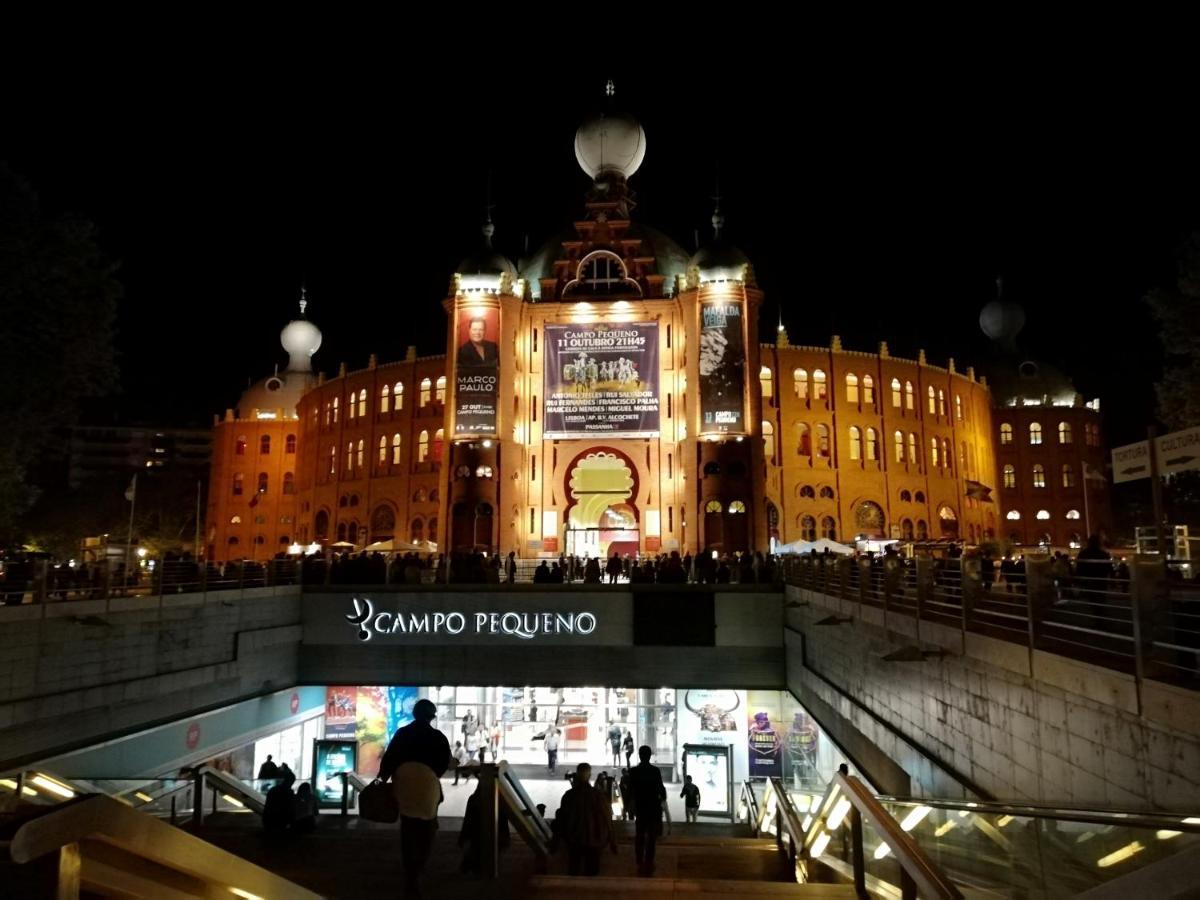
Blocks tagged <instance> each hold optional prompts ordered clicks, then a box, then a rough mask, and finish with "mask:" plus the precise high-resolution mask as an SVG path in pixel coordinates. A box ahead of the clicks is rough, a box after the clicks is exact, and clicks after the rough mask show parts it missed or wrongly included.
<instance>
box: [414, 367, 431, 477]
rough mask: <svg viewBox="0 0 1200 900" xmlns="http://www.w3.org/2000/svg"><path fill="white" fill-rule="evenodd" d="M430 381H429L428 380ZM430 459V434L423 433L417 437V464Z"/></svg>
mask: <svg viewBox="0 0 1200 900" xmlns="http://www.w3.org/2000/svg"><path fill="white" fill-rule="evenodd" d="M426 380H428V379H426ZM428 458H429V432H428V431H422V432H421V434H420V435H419V436H418V437H417V462H419V463H423V462H425V460H426V459H428Z"/></svg>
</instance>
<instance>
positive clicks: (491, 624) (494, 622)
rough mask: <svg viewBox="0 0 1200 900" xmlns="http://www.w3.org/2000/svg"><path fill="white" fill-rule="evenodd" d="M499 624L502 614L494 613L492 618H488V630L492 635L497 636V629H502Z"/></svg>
mask: <svg viewBox="0 0 1200 900" xmlns="http://www.w3.org/2000/svg"><path fill="white" fill-rule="evenodd" d="M499 622H500V613H492V614H491V615H490V616H488V630H489V631H491V633H492V634H495V633H496V629H497V628H499V627H500V626H499Z"/></svg>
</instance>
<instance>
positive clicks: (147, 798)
mask: <svg viewBox="0 0 1200 900" xmlns="http://www.w3.org/2000/svg"><path fill="white" fill-rule="evenodd" d="M133 796H135V797H137V798H138V799H139V800H141V801H142V802H143V803H150V802H151V801H153V800H154V798H153V797H151V796H150V795H149V794H143V793H142V792H141V791H134V794H133Z"/></svg>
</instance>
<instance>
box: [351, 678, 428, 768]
mask: <svg viewBox="0 0 1200 900" xmlns="http://www.w3.org/2000/svg"><path fill="white" fill-rule="evenodd" d="M417 699H418V694H417V688H415V687H395V686H392V687H359V689H358V695H357V698H356V707H357V709H356V713H357V724H358V727H357V730H356V732H355V735H356V737H357V738H358V764H359V772H362V773H364V774H372V775H373V774H374V773H375V772H378V771H379V761H380V760H381V759H382V758H383V751H384V750H386V749H387V745H388V741H390V740H391V739H392V735H394V734H395V733H396V732H397V731H398V730H399V729H400V728H401V727H403V726H404V725H407V724H408V723H409V722H411V721H412V709H413V706H414V705H416V702H417Z"/></svg>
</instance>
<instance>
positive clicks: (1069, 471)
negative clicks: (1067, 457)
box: [1062, 463, 1075, 488]
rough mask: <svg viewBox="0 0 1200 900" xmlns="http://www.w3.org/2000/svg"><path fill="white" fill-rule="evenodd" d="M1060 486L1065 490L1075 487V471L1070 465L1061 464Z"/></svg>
mask: <svg viewBox="0 0 1200 900" xmlns="http://www.w3.org/2000/svg"><path fill="white" fill-rule="evenodd" d="M1062 486H1063V487H1065V488H1073V487H1075V469H1074V468H1072V466H1071V464H1070V463H1063V467H1062Z"/></svg>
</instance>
